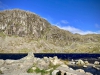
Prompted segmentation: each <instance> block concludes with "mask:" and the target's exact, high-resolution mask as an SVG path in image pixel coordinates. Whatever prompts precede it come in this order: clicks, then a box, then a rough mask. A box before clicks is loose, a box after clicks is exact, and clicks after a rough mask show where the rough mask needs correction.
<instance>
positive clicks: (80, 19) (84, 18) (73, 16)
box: [0, 0, 100, 35]
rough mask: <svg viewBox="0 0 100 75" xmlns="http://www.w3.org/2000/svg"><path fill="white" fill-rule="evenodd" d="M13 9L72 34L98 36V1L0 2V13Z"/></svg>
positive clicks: (99, 0) (18, 0)
mask: <svg viewBox="0 0 100 75" xmlns="http://www.w3.org/2000/svg"><path fill="white" fill-rule="evenodd" d="M15 8H18V9H22V10H27V11H30V12H33V13H36V14H38V15H39V16H41V17H42V18H45V19H46V20H47V21H49V22H50V23H51V24H52V25H55V26H57V27H59V28H61V29H64V30H68V31H70V32H72V33H79V34H82V35H85V34H93V33H95V34H100V0H0V11H2V10H6V9H15Z"/></svg>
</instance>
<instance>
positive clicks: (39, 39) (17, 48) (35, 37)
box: [0, 9, 100, 53]
mask: <svg viewBox="0 0 100 75" xmlns="http://www.w3.org/2000/svg"><path fill="white" fill-rule="evenodd" d="M29 51H32V52H34V53H39V52H41V53H42V52H44V53H98V52H99V53H100V34H88V35H79V34H72V33H71V32H69V31H66V30H62V29H59V28H58V27H56V26H53V25H51V24H50V23H49V22H48V21H47V20H45V19H43V18H41V17H40V16H38V15H37V14H35V13H32V12H29V11H24V10H20V9H13V10H4V11H0V52H1V53H27V52H29Z"/></svg>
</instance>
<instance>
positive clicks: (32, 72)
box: [0, 53, 93, 75]
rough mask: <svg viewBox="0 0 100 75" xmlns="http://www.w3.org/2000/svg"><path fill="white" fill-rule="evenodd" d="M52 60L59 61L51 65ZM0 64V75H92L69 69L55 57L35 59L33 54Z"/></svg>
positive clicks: (0, 61) (1, 61)
mask: <svg viewBox="0 0 100 75" xmlns="http://www.w3.org/2000/svg"><path fill="white" fill-rule="evenodd" d="M52 59H56V60H57V61H58V60H59V62H57V63H56V64H53V63H54V61H51V60H52ZM4 62H5V63H4ZM61 62H62V64H61ZM0 63H3V64H2V65H1V66H0V75H93V74H91V73H89V72H85V71H84V70H82V69H77V70H74V69H72V68H70V67H69V66H68V65H66V64H64V63H63V61H61V60H60V59H58V58H57V57H56V56H55V57H53V58H51V57H49V58H48V57H44V58H36V57H34V54H33V53H29V54H28V55H27V56H26V57H24V58H21V59H19V60H10V59H9V60H8V59H7V60H0Z"/></svg>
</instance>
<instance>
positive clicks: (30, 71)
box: [27, 68, 48, 75]
mask: <svg viewBox="0 0 100 75" xmlns="http://www.w3.org/2000/svg"><path fill="white" fill-rule="evenodd" d="M34 72H36V73H41V75H44V74H46V73H48V72H47V71H46V70H44V69H43V70H40V69H39V68H36V70H33V69H32V68H30V69H28V70H27V73H34Z"/></svg>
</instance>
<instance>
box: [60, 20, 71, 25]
mask: <svg viewBox="0 0 100 75" xmlns="http://www.w3.org/2000/svg"><path fill="white" fill-rule="evenodd" d="M61 23H63V24H68V23H69V22H68V21H67V20H61Z"/></svg>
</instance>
